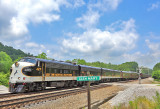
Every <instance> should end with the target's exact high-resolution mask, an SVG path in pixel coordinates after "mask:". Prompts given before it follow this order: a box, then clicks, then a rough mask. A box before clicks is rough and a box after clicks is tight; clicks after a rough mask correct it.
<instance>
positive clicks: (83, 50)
mask: <svg viewBox="0 0 160 109" xmlns="http://www.w3.org/2000/svg"><path fill="white" fill-rule="evenodd" d="M0 42H2V43H3V44H4V45H8V46H12V47H14V48H16V49H21V50H23V51H24V52H26V53H31V54H34V55H37V54H40V53H42V52H45V53H46V54H47V56H48V57H50V58H54V59H56V60H72V59H79V58H80V59H85V60H86V61H88V62H94V61H101V62H105V63H109V62H110V63H112V64H121V63H124V62H129V61H136V62H138V64H139V65H140V66H145V67H149V68H153V66H154V65H155V64H156V63H158V62H160V0H0Z"/></svg>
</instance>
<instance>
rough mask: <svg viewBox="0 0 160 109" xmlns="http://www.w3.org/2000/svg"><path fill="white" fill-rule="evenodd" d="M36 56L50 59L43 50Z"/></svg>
mask: <svg viewBox="0 0 160 109" xmlns="http://www.w3.org/2000/svg"><path fill="white" fill-rule="evenodd" d="M36 58H41V59H48V58H47V54H46V53H44V52H42V53H41V54H38V56H36Z"/></svg>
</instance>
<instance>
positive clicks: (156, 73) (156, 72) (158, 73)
mask: <svg viewBox="0 0 160 109" xmlns="http://www.w3.org/2000/svg"><path fill="white" fill-rule="evenodd" d="M152 77H153V78H154V79H155V80H160V63H157V64H156V65H155V66H154V67H153V73H152Z"/></svg>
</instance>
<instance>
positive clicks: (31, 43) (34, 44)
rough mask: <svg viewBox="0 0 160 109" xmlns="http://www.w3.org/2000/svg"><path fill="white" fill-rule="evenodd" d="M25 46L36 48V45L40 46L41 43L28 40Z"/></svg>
mask: <svg viewBox="0 0 160 109" xmlns="http://www.w3.org/2000/svg"><path fill="white" fill-rule="evenodd" d="M25 46H26V47H27V48H28V47H29V48H34V47H37V48H38V47H39V45H38V44H36V43H34V42H27V43H26V44H25Z"/></svg>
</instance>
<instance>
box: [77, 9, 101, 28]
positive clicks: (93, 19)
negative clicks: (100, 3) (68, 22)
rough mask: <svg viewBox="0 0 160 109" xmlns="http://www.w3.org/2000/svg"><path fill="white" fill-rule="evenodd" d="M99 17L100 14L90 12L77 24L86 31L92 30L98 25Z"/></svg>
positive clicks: (78, 19)
mask: <svg viewBox="0 0 160 109" xmlns="http://www.w3.org/2000/svg"><path fill="white" fill-rule="evenodd" d="M99 17H100V15H99V13H98V12H93V11H89V12H87V14H84V15H83V16H82V17H79V18H77V19H76V22H77V23H78V26H79V27H81V28H84V29H85V28H86V29H90V28H93V27H94V26H95V25H96V24H97V22H98V20H99Z"/></svg>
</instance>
